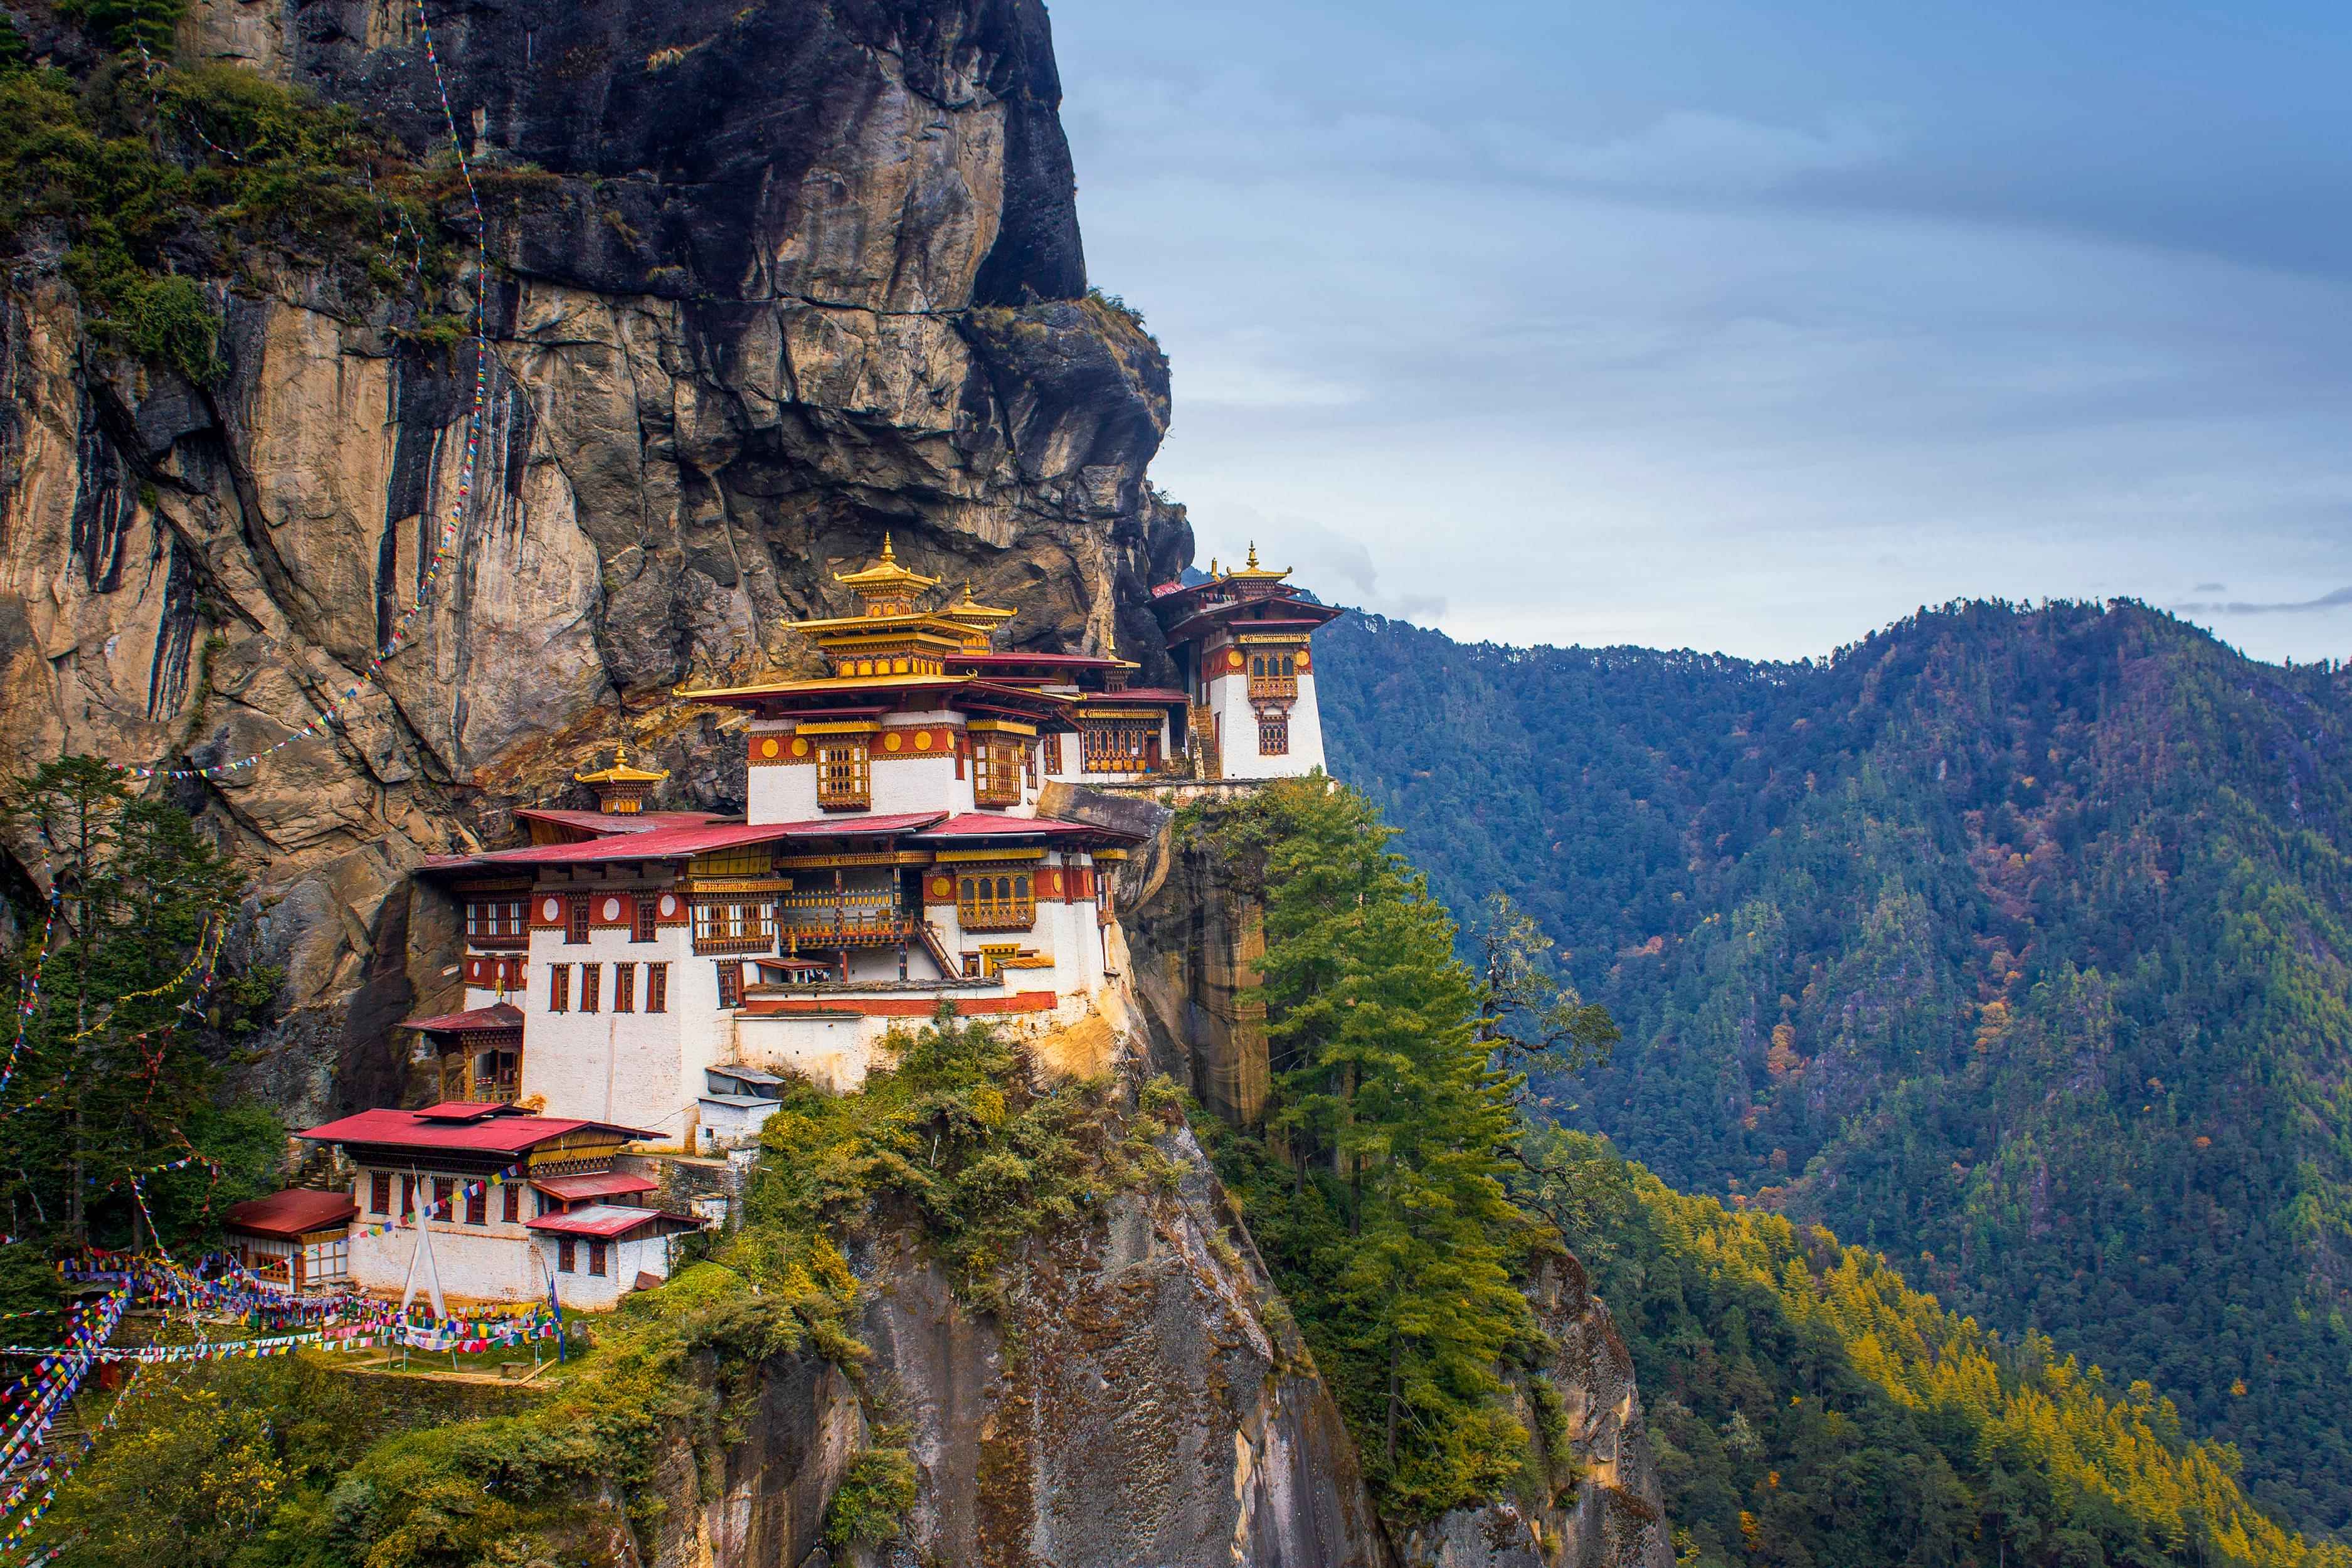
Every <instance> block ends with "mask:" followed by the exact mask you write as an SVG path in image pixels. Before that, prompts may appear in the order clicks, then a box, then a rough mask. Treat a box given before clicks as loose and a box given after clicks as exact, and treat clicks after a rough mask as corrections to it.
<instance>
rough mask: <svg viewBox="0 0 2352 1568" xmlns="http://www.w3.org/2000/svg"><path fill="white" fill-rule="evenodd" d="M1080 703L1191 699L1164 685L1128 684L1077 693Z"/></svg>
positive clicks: (1182, 700)
mask: <svg viewBox="0 0 2352 1568" xmlns="http://www.w3.org/2000/svg"><path fill="white" fill-rule="evenodd" d="M1078 700H1079V701H1080V702H1082V703H1088V702H1103V703H1108V704H1111V705H1114V706H1116V705H1117V704H1118V703H1121V702H1178V703H1189V702H1191V701H1192V699H1191V698H1190V697H1188V696H1186V695H1185V694H1184V693H1183V692H1181V691H1171V690H1170V689H1168V688H1166V687H1164V686H1130V687H1129V688H1127V689H1125V690H1123V691H1087V692H1083V693H1081V694H1080V695H1079V697H1078Z"/></svg>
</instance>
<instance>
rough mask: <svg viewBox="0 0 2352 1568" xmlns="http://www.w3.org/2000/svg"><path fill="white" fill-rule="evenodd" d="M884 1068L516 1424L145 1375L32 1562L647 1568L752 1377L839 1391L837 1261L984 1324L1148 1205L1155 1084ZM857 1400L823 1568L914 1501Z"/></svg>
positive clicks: (813, 1124)
mask: <svg viewBox="0 0 2352 1568" xmlns="http://www.w3.org/2000/svg"><path fill="white" fill-rule="evenodd" d="M897 1049H898V1057H897V1059H896V1061H895V1063H894V1064H893V1065H892V1066H891V1067H890V1068H887V1069H885V1070H877V1071H876V1072H875V1073H874V1074H873V1075H872V1076H871V1077H870V1078H869V1079H867V1081H866V1088H865V1089H863V1090H862V1091H861V1092H858V1093H855V1094H847V1095H831V1094H827V1093H824V1091H821V1090H818V1089H812V1088H808V1087H805V1086H803V1087H801V1088H799V1089H796V1090H794V1091H793V1093H792V1094H791V1096H790V1097H789V1098H788V1100H787V1101H786V1103H785V1105H784V1107H783V1109H782V1110H779V1111H778V1112H776V1113H775V1114H774V1115H773V1116H772V1118H771V1119H770V1121H769V1122H768V1124H767V1126H766V1128H765V1129H764V1130H763V1141H762V1145H761V1161H760V1163H759V1166H758V1168H757V1170H756V1172H755V1173H754V1177H753V1183H752V1185H751V1191H750V1194H749V1197H748V1201H747V1215H746V1219H745V1222H744V1224H743V1226H741V1228H740V1230H739V1231H737V1232H735V1233H734V1234H732V1235H730V1236H729V1237H727V1238H725V1239H724V1240H723V1241H721V1242H720V1243H719V1244H718V1245H717V1247H715V1248H714V1249H713V1251H712V1253H711V1256H710V1258H709V1259H708V1260H707V1261H704V1262H701V1263H698V1264H696V1265H694V1266H693V1267H691V1268H688V1269H687V1270H686V1271H685V1272H684V1273H682V1274H681V1275H680V1276H679V1277H677V1278H676V1279H672V1280H671V1281H670V1282H669V1283H668V1284H667V1285H665V1286H663V1287H661V1288H660V1289H654V1290H647V1291H641V1292H638V1293H635V1294H634V1295H632V1296H630V1297H628V1298H627V1299H626V1300H625V1303H624V1305H623V1307H622V1309H621V1310H619V1311H618V1312H617V1313H615V1314H614V1315H613V1316H612V1317H610V1318H609V1319H604V1320H600V1321H597V1322H596V1323H595V1324H594V1325H593V1329H591V1330H590V1331H589V1332H590V1333H591V1334H593V1350H591V1351H590V1352H589V1353H588V1354H587V1356H586V1358H585V1359H584V1361H583V1362H581V1363H579V1364H578V1365H577V1366H576V1367H572V1368H569V1369H567V1372H566V1373H565V1375H563V1376H562V1377H560V1378H558V1379H557V1380H556V1383H555V1386H554V1388H553V1389H552V1390H551V1392H549V1393H547V1394H544V1395H543V1396H541V1397H539V1398H538V1399H536V1401H535V1402H533V1403H531V1404H530V1405H529V1406H528V1407H527V1408H525V1409H523V1410H521V1411H520V1412H519V1413H515V1414H509V1415H494V1416H488V1417H484V1418H480V1419H475V1420H467V1421H459V1422H454V1423H452V1422H446V1421H438V1420H436V1419H434V1418H433V1416H432V1415H431V1414H430V1410H429V1407H428V1408H427V1409H426V1410H425V1411H424V1412H420V1411H419V1410H418V1409H417V1408H416V1407H415V1406H414V1405H411V1404H410V1403H409V1402H408V1399H407V1398H406V1397H404V1395H403V1394H402V1385H401V1384H399V1383H398V1382H397V1380H394V1382H392V1383H389V1384H386V1383H382V1382H381V1381H379V1382H378V1383H377V1384H375V1385H374V1390H375V1391H374V1392H373V1394H355V1393H354V1390H355V1388H364V1387H366V1386H367V1385H365V1384H354V1383H353V1382H352V1376H353V1374H352V1373H347V1372H344V1371H341V1370H340V1369H337V1368H335V1367H334V1366H333V1365H332V1363H323V1364H322V1363H315V1362H283V1361H281V1362H266V1363H239V1362H229V1363H196V1364H194V1366H192V1367H189V1368H187V1369H180V1368H164V1369H158V1370H154V1371H151V1372H149V1373H146V1374H144V1376H145V1377H146V1378H147V1379H152V1380H153V1381H152V1383H151V1384H149V1386H148V1387H147V1388H145V1389H143V1390H142V1391H141V1392H139V1393H138V1394H135V1395H134V1396H133V1398H132V1400H131V1404H129V1405H127V1406H126V1413H125V1415H124V1416H123V1417H122V1419H121V1423H120V1425H119V1426H118V1429H117V1430H118V1433H119V1435H118V1436H113V1437H110V1439H109V1440H108V1441H107V1442H105V1443H104V1444H103V1445H102V1446H101V1447H100V1448H99V1450H98V1451H97V1453H96V1455H95V1456H94V1457H93V1458H91V1459H90V1460H89V1462H88V1463H86V1464H85V1465H83V1466H82V1468H80V1469H79V1470H78V1471H77V1472H76V1473H75V1474H74V1476H73V1478H72V1480H71V1481H70V1483H69V1484H68V1487H67V1488H66V1489H64V1490H63V1491H62V1492H61V1493H60V1494H59V1504H58V1510H57V1511H56V1513H55V1514H54V1515H53V1516H52V1519H51V1521H50V1522H49V1523H48V1524H47V1526H46V1527H45V1529H44V1531H43V1532H42V1537H41V1539H43V1540H44V1541H46V1542H50V1543H53V1544H58V1545H60V1546H61V1547H62V1548H63V1553H64V1554H63V1555H62V1556H60V1557H59V1558H58V1563H59V1564H60V1568H133V1565H134V1564H135V1565H142V1568H143V1565H146V1564H152V1563H158V1562H165V1561H169V1562H174V1563H197V1564H206V1563H215V1564H221V1565H224V1568H438V1565H441V1564H448V1563H509V1562H511V1563H530V1562H539V1561H557V1562H572V1561H579V1560H583V1558H584V1559H586V1560H590V1561H605V1560H618V1559H617V1554H616V1553H614V1552H610V1551H608V1550H607V1549H606V1547H605V1546H597V1545H594V1544H593V1543H594V1542H599V1541H604V1542H610V1541H611V1539H613V1537H612V1532H613V1531H628V1532H632V1533H633V1534H634V1536H635V1540H636V1542H637V1543H638V1550H639V1551H641V1552H646V1554H647V1555H648V1556H650V1555H651V1548H652V1546H653V1543H654V1542H655V1539H656V1535H657V1534H658V1532H659V1531H661V1530H662V1529H663V1527H664V1521H665V1519H666V1518H667V1511H668V1510H669V1508H670V1504H669V1503H668V1502H667V1500H666V1494H665V1492H664V1489H662V1488H661V1487H660V1486H659V1485H657V1484H656V1480H657V1478H658V1476H659V1475H660V1473H661V1472H662V1470H663V1468H664V1467H665V1466H666V1465H668V1464H670V1463H671V1462H672V1460H673V1458H674V1457H675V1456H677V1454H679V1453H680V1452H684V1453H686V1454H689V1455H691V1456H692V1473H693V1474H694V1475H695V1476H698V1477H700V1478H703V1479H704V1481H705V1482H706V1483H707V1482H709V1480H710V1479H711V1478H715V1477H717V1476H719V1474H720V1473H721V1468H722V1467H723V1465H724V1462H725V1453H726V1448H727V1446H728V1444H729V1443H730V1441H733V1440H736V1439H739V1438H740V1436H742V1433H743V1427H744V1424H745V1422H746V1419H747V1417H748V1413H749V1410H750V1407H751V1402H752V1401H753V1400H754V1399H755V1398H756V1397H757V1396H758V1394H759V1393H760V1391H761V1385H762V1384H761V1380H762V1378H763V1377H764V1376H766V1375H767V1374H768V1373H769V1372H770V1371H771V1370H772V1363H773V1362H774V1361H775V1359H776V1358H779V1357H785V1356H791V1355H793V1354H795V1353H799V1352H805V1353H807V1354H809V1355H813V1356H815V1357H821V1358H822V1359H823V1360H824V1361H826V1362H829V1363H832V1364H833V1365H835V1366H836V1367H838V1368H839V1369H841V1371H842V1372H843V1373H846V1374H847V1375H848V1376H849V1378H850V1379H851V1380H852V1382H853V1383H858V1382H862V1380H863V1377H864V1367H865V1364H866V1360H867V1356H868V1352H867V1350H866V1346H865V1345H863V1344H861V1343H860V1342H858V1340H857V1339H856V1332H855V1327H854V1325H855V1310H856V1305H857V1302H858V1300H859V1297H860V1294H861V1287H860V1286H859V1284H858V1282H857V1280H856V1278H855V1277H854V1276H853V1274H852V1272H851V1269H850V1267H849V1263H848V1260H847V1257H846V1255H845V1248H854V1247H856V1244H857V1243H858V1242H859V1241H861V1240H863V1239H869V1238H875V1237H882V1236H886V1235H892V1236H909V1237H913V1238H914V1239H916V1240H917V1241H918V1242H919V1244H920V1245H921V1246H922V1247H925V1248H926V1249H928V1250H929V1251H930V1252H931V1253H932V1254H933V1255H934V1256H936V1257H937V1258H939V1259H940V1262H941V1263H942V1264H943V1265H945V1266H946V1268H947V1269H948V1271H949V1273H950V1278H951V1279H953V1280H954V1281H956V1283H957V1286H958V1288H959V1289H960V1290H961V1292H962V1293H963V1294H964V1295H965V1296H966V1297H967V1299H968V1300H971V1301H973V1302H974V1303H975V1304H983V1303H985V1302H987V1301H989V1300H993V1299H995V1298H996V1295H997V1293H998V1292H1000V1291H1002V1290H1003V1289H1005V1288H1007V1286H1008V1284H1009V1283H1010V1282H1011V1280H1012V1279H1013V1277H1014V1276H1015V1275H1016V1274H1017V1273H1018V1271H1019V1270H1020V1269H1021V1268H1024V1266H1025V1249H1024V1242H1025V1241H1026V1240H1027V1239H1028V1238H1029V1237H1032V1236H1034V1235H1037V1234H1040V1233H1042V1232H1044V1231H1046V1230H1049V1229H1051V1228H1053V1227H1055V1226H1058V1225H1061V1224H1064V1223H1066V1222H1069V1221H1074V1220H1076V1219H1079V1218H1080V1217H1082V1216H1083V1215H1086V1214H1087V1211H1088V1210H1089V1208H1090V1207H1091V1206H1092V1205H1095V1204H1097V1203H1098V1202H1100V1201H1102V1200H1104V1199H1106V1198H1108V1196H1110V1195H1111V1194H1114V1193H1116V1192H1118V1191H1120V1190H1122V1189H1125V1188H1131V1187H1135V1186H1139V1185H1147V1184H1165V1183H1167V1182H1170V1181H1171V1180H1172V1179H1173V1175H1174V1166H1173V1164H1172V1163H1171V1160H1170V1159H1169V1158H1168V1156H1166V1155H1165V1154H1163V1153H1162V1152H1160V1150H1159V1149H1158V1148H1157V1147H1156V1140H1157V1139H1158V1138H1159V1137H1160V1136H1161V1135H1164V1134H1165V1133H1167V1132H1168V1131H1171V1129H1172V1128H1173V1127H1174V1126H1175V1125H1177V1124H1179V1121H1180V1116H1179V1112H1178V1110H1177V1107H1176V1101H1177V1096H1176V1093H1175V1091H1174V1090H1173V1089H1171V1088H1170V1087H1168V1086H1166V1085H1165V1084H1160V1085H1156V1086H1147V1087H1146V1089H1145V1090H1144V1091H1143V1094H1142V1096H1141V1101H1140V1103H1139V1104H1138V1105H1135V1106H1132V1107H1129V1106H1126V1105H1124V1104H1123V1103H1122V1101H1121V1098H1120V1096H1119V1094H1118V1092H1117V1090H1116V1089H1115V1088H1114V1086H1113V1084H1112V1083H1111V1082H1110V1081H1109V1080H1108V1079H1098V1080H1090V1081H1087V1082H1083V1083H1077V1084H1071V1085H1066V1086H1063V1087H1061V1088H1059V1089H1053V1090H1048V1089H1045V1088H1043V1087H1041V1086H1038V1085H1037V1084H1035V1083H1034V1081H1033V1079H1032V1075H1031V1072H1030V1068H1029V1064H1028V1061H1027V1058H1025V1056H1024V1055H1023V1053H1022V1052H1021V1051H1020V1050H1019V1049H1018V1048H1017V1047H1014V1046H1013V1045H1011V1044H1008V1043H1007V1042H1006V1041H1004V1040H1003V1039H1002V1038H1001V1037H999V1036H998V1035H997V1034H996V1033H995V1031H994V1030H993V1029H992V1028H991V1027H990V1026H988V1025H986V1024H985V1023H961V1022H958V1021H956V1020H955V1019H953V1018H952V1017H951V1016H942V1017H941V1018H940V1020H939V1021H937V1022H936V1023H935V1024H933V1025H931V1026H928V1027H926V1028H923V1029H921V1030H919V1031H917V1032H916V1033H915V1034H913V1035H912V1036H902V1037H898V1040H897ZM156 1384H161V1385H162V1386H161V1387H157V1386H156ZM862 1397H864V1398H866V1400H868V1401H869V1402H870V1408H869V1410H868V1416H869V1420H870V1423H871V1425H870V1426H869V1434H868V1436H869V1440H868V1443H867V1445H866V1447H865V1448H864V1449H863V1450H862V1451H861V1452H860V1453H859V1454H858V1455H857V1456H856V1457H855V1458H852V1459H851V1460H850V1462H849V1464H848V1467H847V1469H846V1471H845V1476H844V1478H843V1480H842V1483H841V1485H840V1486H839V1487H838V1488H837V1489H836V1490H835V1497H834V1499H833V1507H832V1508H831V1510H829V1512H828V1514H827V1516H826V1519H825V1521H824V1534H825V1536H826V1538H827V1539H828V1540H829V1541H830V1542H832V1543H833V1544H834V1545H835V1546H836V1547H842V1546H845V1545H848V1544H850V1543H852V1542H876V1541H881V1540H887V1539H888V1538H889V1537H890V1536H891V1535H893V1534H894V1533H895V1532H896V1526H897V1521H898V1515H900V1514H902V1513H903V1511H904V1510H905V1509H906V1508H907V1506H908V1503H910V1502H911V1501H912V1500H913V1495H914V1472H913V1468H912V1465H911V1461H910V1460H909V1458H908V1455H907V1453H906V1451H905V1449H904V1447H903V1446H901V1444H902V1442H903V1439H902V1438H900V1437H898V1436H897V1435H896V1434H894V1432H893V1430H892V1428H891V1426H890V1425H889V1414H890V1413H889V1411H888V1410H887V1402H885V1401H882V1400H880V1399H879V1398H878V1397H877V1396H876V1395H875V1394H873V1393H872V1392H871V1391H868V1393H867V1394H866V1395H864V1396H862ZM690 1490H691V1488H690ZM696 1495H700V1494H699V1493H698V1492H697V1493H696ZM671 1522H672V1523H677V1522H679V1521H671Z"/></svg>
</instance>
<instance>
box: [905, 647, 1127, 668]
mask: <svg viewBox="0 0 2352 1568" xmlns="http://www.w3.org/2000/svg"><path fill="white" fill-rule="evenodd" d="M948 662H949V663H950V664H952V665H955V666H957V667H958V668H962V667H964V666H967V665H968V666H970V667H971V668H973V669H1025V668H1031V667H1032V666H1034V665H1040V664H1061V665H1068V666H1070V667H1071V668H1076V669H1110V668H1115V667H1117V666H1118V665H1121V664H1124V663H1126V662H1127V661H1126V660H1125V659H1118V658H1102V657H1101V656H1099V655H1097V654H1091V653H1021V652H1018V651H1013V652H1004V653H960V654H957V655H955V656H953V657H952V658H950V659H949V660H948Z"/></svg>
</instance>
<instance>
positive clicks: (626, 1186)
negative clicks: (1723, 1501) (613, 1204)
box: [531, 1171, 660, 1204]
mask: <svg viewBox="0 0 2352 1568" xmlns="http://www.w3.org/2000/svg"><path fill="white" fill-rule="evenodd" d="M531 1185H532V1186H534V1187H536V1188H538V1189H539V1190H540V1191H541V1192H542V1193H545V1194H547V1195H548V1196H549V1197H551V1198H562V1200H563V1201H564V1202H565V1203H567V1204H576V1203H578V1202H580V1201H581V1200H582V1199H583V1198H614V1197H619V1196H620V1195H621V1194H624V1193H649V1192H652V1191H653V1190H654V1189H655V1188H656V1187H657V1186H659V1185H660V1184H659V1183H657V1182H656V1181H655V1180H654V1179H653V1178H652V1177H650V1176H632V1175H627V1174H625V1173H622V1172H619V1171H599V1172H597V1173H595V1174H593V1175H588V1176H545V1177H541V1178H540V1179H539V1180H537V1181H534V1182H532V1183H531Z"/></svg>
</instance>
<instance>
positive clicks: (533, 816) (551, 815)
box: [515, 805, 727, 834]
mask: <svg viewBox="0 0 2352 1568" xmlns="http://www.w3.org/2000/svg"><path fill="white" fill-rule="evenodd" d="M515 816H518V817H520V819H522V820H523V821H525V822H546V823H552V824H553V825H554V826H558V827H576V828H580V829H582V830H583V831H584V832H588V833H595V834H608V833H653V832H656V831H658V830H659V829H661V828H665V827H695V826H707V825H709V824H710V823H714V822H724V821H726V820H727V818H725V817H723V816H720V815H719V813H717V812H715V811H572V810H567V809H561V808H558V807H554V806H543V805H524V806H517V807H516V808H515Z"/></svg>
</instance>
